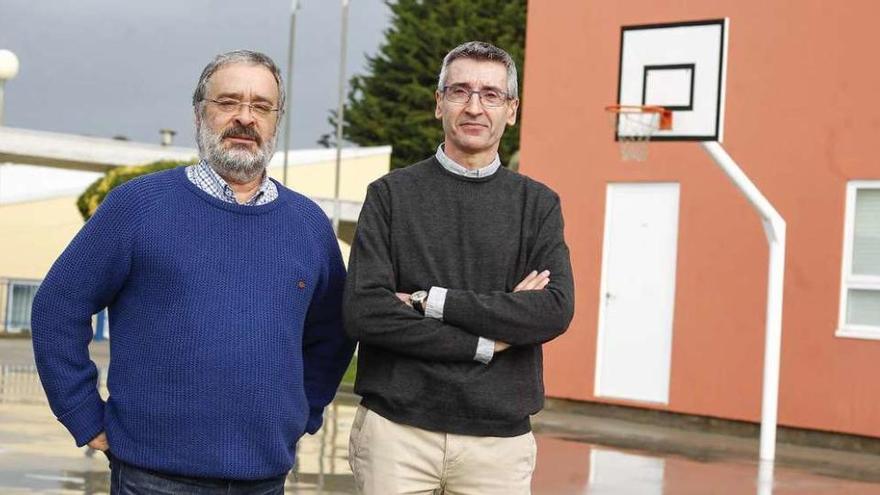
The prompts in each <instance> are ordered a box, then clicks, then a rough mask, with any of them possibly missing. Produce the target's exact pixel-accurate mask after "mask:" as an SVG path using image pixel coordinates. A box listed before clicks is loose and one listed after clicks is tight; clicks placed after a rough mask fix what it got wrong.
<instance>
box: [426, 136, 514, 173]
mask: <svg viewBox="0 0 880 495" xmlns="http://www.w3.org/2000/svg"><path fill="white" fill-rule="evenodd" d="M434 156H435V157H436V158H437V161H438V162H440V165H443V168H445V169H446V170H448V171H450V172H452V173H453V174H456V175H461V176H464V177H489V176H490V175H492V174H494V173H495V172H497V171H498V168H499V167H501V157H500V156H499V155H498V154H497V153H496V154H495V159H494V160H492V163H490V164H488V165H486V166H485V167H482V168H478V169H476V170H470V169H468V168H465V167H463V166H461V165H459V164H458V163H456V162H455V160H453V159H452V158H449V156H447V155H446V152H445V151H443V143H440V146H437V153H436V154H435V155H434Z"/></svg>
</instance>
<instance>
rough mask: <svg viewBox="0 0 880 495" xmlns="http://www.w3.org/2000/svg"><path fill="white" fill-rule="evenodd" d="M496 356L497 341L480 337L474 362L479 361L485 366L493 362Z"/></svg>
mask: <svg viewBox="0 0 880 495" xmlns="http://www.w3.org/2000/svg"><path fill="white" fill-rule="evenodd" d="M494 355H495V341H494V340H490V339H485V338H483V337H480V338H479V340H477V353H476V354H474V361H479V362H481V363H483V364H489V362H490V361H492V357H493V356H494Z"/></svg>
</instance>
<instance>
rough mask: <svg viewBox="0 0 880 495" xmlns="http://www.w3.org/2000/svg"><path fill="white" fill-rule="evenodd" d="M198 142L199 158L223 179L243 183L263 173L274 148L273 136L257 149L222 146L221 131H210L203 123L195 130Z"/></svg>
mask: <svg viewBox="0 0 880 495" xmlns="http://www.w3.org/2000/svg"><path fill="white" fill-rule="evenodd" d="M196 139H197V140H198V144H199V158H201V159H202V160H204V161H206V162H207V163H208V165H211V166H212V167H213V168H214V170H216V171H217V173H218V174H220V175H221V176H222V177H223V178H224V179H227V180H232V181H234V182H236V183H239V184H243V183H246V182H250V181H252V180H254V179H256V178H257V177H259V176H261V175H263V171H264V170H266V166H267V165H268V164H269V160H270V159H271V158H272V152H273V151H274V150H275V137H274V136H273V137H272V139H270V140H263V141H262V144H260V147H259V148H258V149H257V151H254V152H252V151H250V150H248V149H246V148H241V147H237V146H234V147H232V148H230V149H225V148H224V147H223V137H222V133H215V132H213V131H211V129H209V128H208V126H206V125H205V124H204V123H201V124H199V126H198V129H197V130H196Z"/></svg>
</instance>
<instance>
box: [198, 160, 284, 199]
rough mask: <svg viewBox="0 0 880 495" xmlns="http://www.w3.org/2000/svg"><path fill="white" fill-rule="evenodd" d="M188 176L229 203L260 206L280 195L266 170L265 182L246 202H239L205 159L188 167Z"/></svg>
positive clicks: (208, 191)
mask: <svg viewBox="0 0 880 495" xmlns="http://www.w3.org/2000/svg"><path fill="white" fill-rule="evenodd" d="M186 177H187V178H188V179H189V181H190V182H192V183H193V184H195V185H196V186H197V187H198V188H199V189H201V190H202V191H205V192H206V193H208V194H210V195H211V196H213V197H215V198H217V199H219V200H221V201H225V202H227V203H235V204H242V205H245V206H260V205H264V204H266V203H271V202H272V201H274V200H275V198H277V197H278V188H277V187H276V186H275V183H274V182H272V181H271V180H269V174H267V173H266V172H265V171H264V172H263V182H261V183H260V188H259V189H258V190H257V192H256V194H254V195H253V197H251V199H249V200H247V201H246V202H244V203H239V202H238V200H236V199H235V192H234V191H233V190H232V188H231V187H229V184H227V183H226V181H225V180H223V177H220V174H218V173H217V172H216V171H215V170H214V169H213V168H212V167H211V166H210V165H208V163H207V162H206V161H204V160H202V161H200V162H199V163H197V164H195V165H190V166H188V167H186Z"/></svg>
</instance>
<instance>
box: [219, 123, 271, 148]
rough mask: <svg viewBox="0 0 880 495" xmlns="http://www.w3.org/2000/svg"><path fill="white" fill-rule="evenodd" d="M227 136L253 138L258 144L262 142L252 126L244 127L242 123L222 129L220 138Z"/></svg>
mask: <svg viewBox="0 0 880 495" xmlns="http://www.w3.org/2000/svg"><path fill="white" fill-rule="evenodd" d="M228 137H243V138H248V139H253V140H254V141H256V143H257V144H258V145H261V144H263V138H262V137H261V136H260V135H259V134H258V133H257V131H256V130H254V128H253V127H245V126H243V125H234V126H232V127H230V128H229V129H226V130H225V131H223V134H221V135H220V138H221V139H222V138H228Z"/></svg>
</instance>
